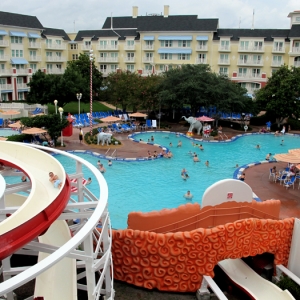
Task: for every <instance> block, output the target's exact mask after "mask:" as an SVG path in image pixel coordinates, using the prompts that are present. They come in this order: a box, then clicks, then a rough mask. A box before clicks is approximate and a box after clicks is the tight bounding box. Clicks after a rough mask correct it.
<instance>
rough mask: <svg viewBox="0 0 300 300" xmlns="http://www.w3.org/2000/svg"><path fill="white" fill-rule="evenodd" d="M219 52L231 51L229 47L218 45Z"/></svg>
mask: <svg viewBox="0 0 300 300" xmlns="http://www.w3.org/2000/svg"><path fill="white" fill-rule="evenodd" d="M219 51H221V52H230V51H231V48H230V45H223V46H222V45H220V46H219Z"/></svg>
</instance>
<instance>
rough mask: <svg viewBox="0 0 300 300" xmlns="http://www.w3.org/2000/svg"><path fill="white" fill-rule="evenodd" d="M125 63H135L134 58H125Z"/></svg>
mask: <svg viewBox="0 0 300 300" xmlns="http://www.w3.org/2000/svg"><path fill="white" fill-rule="evenodd" d="M125 62H135V57H126V58H125Z"/></svg>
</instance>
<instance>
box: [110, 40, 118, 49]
mask: <svg viewBox="0 0 300 300" xmlns="http://www.w3.org/2000/svg"><path fill="white" fill-rule="evenodd" d="M110 45H111V46H112V48H113V49H117V46H118V41H110Z"/></svg>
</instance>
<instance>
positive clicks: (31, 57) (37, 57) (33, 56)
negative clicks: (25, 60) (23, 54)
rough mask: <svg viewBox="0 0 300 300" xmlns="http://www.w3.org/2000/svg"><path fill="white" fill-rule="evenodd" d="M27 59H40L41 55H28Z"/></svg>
mask: <svg viewBox="0 0 300 300" xmlns="http://www.w3.org/2000/svg"><path fill="white" fill-rule="evenodd" d="M29 61H42V57H41V55H30V56H29Z"/></svg>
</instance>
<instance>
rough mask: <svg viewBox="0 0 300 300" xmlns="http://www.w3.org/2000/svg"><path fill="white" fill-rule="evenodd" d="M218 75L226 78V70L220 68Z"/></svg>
mask: <svg viewBox="0 0 300 300" xmlns="http://www.w3.org/2000/svg"><path fill="white" fill-rule="evenodd" d="M219 74H220V75H226V76H227V75H228V68H223V67H221V68H220V70H219Z"/></svg>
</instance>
